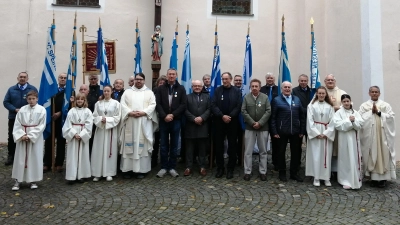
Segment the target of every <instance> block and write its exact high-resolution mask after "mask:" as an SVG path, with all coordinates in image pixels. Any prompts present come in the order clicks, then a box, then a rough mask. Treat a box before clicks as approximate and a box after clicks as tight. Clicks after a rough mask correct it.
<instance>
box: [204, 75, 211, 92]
mask: <svg viewBox="0 0 400 225" xmlns="http://www.w3.org/2000/svg"><path fill="white" fill-rule="evenodd" d="M203 83H204V86H203V92H204V93H211V76H210V75H209V74H205V75H204V76H203Z"/></svg>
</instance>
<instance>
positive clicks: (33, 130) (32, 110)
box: [11, 91, 46, 191]
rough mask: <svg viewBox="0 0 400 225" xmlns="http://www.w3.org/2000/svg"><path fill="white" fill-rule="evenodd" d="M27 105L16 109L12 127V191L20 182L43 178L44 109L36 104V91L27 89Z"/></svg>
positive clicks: (30, 181)
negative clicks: (13, 181)
mask: <svg viewBox="0 0 400 225" xmlns="http://www.w3.org/2000/svg"><path fill="white" fill-rule="evenodd" d="M26 98H27V101H28V105H26V106H23V107H21V109H20V110H19V111H18V113H17V115H16V119H15V123H14V128H13V136H14V142H15V143H16V150H15V156H14V164H13V169H12V175H11V177H12V178H13V179H15V184H14V186H13V187H12V190H13V191H18V190H19V186H20V183H21V182H27V183H31V189H36V188H38V186H37V184H36V182H37V181H41V180H42V179H43V131H44V129H45V128H46V110H45V108H43V106H40V105H38V104H37V101H38V93H37V92H36V91H29V92H28V93H27V95H26Z"/></svg>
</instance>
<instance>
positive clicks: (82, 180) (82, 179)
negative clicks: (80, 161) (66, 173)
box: [77, 178, 85, 184]
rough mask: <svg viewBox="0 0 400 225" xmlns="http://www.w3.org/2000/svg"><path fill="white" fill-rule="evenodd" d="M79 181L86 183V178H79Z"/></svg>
mask: <svg viewBox="0 0 400 225" xmlns="http://www.w3.org/2000/svg"><path fill="white" fill-rule="evenodd" d="M77 181H78V182H79V183H81V184H82V183H85V179H84V178H81V179H79V180H77Z"/></svg>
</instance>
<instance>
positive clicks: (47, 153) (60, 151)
mask: <svg viewBox="0 0 400 225" xmlns="http://www.w3.org/2000/svg"><path fill="white" fill-rule="evenodd" d="M56 139H57V147H56V161H55V164H54V165H55V166H63V164H64V160H65V143H66V141H65V139H64V138H63V137H62V136H60V135H59V136H57V137H56ZM51 164H52V163H51V136H50V137H48V138H47V139H46V140H45V142H44V157H43V165H44V166H47V167H48V168H51Z"/></svg>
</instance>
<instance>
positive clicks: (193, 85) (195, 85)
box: [192, 85, 203, 87]
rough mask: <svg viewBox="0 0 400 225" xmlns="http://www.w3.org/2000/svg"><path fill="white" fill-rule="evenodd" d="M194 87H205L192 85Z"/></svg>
mask: <svg viewBox="0 0 400 225" xmlns="http://www.w3.org/2000/svg"><path fill="white" fill-rule="evenodd" d="M192 87H203V86H202V85H192Z"/></svg>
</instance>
